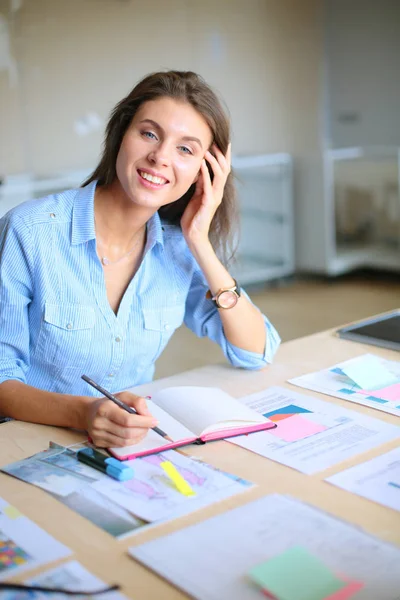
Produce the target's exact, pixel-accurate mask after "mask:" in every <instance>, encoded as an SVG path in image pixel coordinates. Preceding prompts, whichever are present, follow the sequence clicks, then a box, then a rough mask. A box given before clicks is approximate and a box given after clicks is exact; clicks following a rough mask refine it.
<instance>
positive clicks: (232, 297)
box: [217, 290, 238, 308]
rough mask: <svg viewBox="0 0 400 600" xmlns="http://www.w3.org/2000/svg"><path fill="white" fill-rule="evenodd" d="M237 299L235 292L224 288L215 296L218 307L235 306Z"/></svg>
mask: <svg viewBox="0 0 400 600" xmlns="http://www.w3.org/2000/svg"><path fill="white" fill-rule="evenodd" d="M237 301H238V295H237V294H236V292H232V291H230V290H226V291H224V292H221V293H220V294H219V296H218V298H217V305H218V306H219V307H220V308H233V307H234V306H236V304H237Z"/></svg>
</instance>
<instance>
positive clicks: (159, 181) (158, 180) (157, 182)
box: [138, 169, 169, 186]
mask: <svg viewBox="0 0 400 600" xmlns="http://www.w3.org/2000/svg"><path fill="white" fill-rule="evenodd" d="M138 173H139V175H140V177H142V178H143V179H145V180H146V181H149V182H150V183H153V184H155V185H159V186H162V185H165V184H166V183H169V182H168V179H165V177H158V176H157V175H150V173H147V171H141V170H140V169H139V170H138Z"/></svg>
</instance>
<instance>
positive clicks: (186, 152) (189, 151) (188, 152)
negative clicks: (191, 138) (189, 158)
mask: <svg viewBox="0 0 400 600" xmlns="http://www.w3.org/2000/svg"><path fill="white" fill-rule="evenodd" d="M178 148H179V150H181V151H182V152H183V153H184V154H193V152H192V151H191V149H190V148H188V147H187V146H178Z"/></svg>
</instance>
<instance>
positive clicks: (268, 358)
mask: <svg viewBox="0 0 400 600" xmlns="http://www.w3.org/2000/svg"><path fill="white" fill-rule="evenodd" d="M207 289H208V287H207V283H206V281H205V279H204V277H203V275H202V273H201V271H200V270H196V271H195V273H194V275H193V279H192V285H191V287H190V290H189V294H188V296H187V299H186V310H185V325H186V326H187V327H189V329H191V330H192V331H193V333H195V334H196V335H197V336H199V337H208V338H210V339H211V340H212V341H213V342H216V343H217V344H219V345H220V346H221V348H222V351H223V353H224V354H225V356H226V358H227V359H228V361H229V362H230V363H231V365H233V366H234V367H242V368H245V369H253V370H256V369H262V368H263V367H265V366H266V365H268V364H269V363H271V362H272V359H273V357H274V354H275V352H276V350H277V349H278V346H279V344H280V342H281V339H280V337H279V334H278V332H277V331H276V329H275V327H274V326H273V325H272V324H271V323H270V321H269V320H268V319H267V317H266V316H265V315H263V319H264V326H265V331H266V339H267V341H266V345H265V349H264V352H263V353H262V354H258V353H257V352H250V351H248V350H243V349H241V348H238V347H237V346H234V345H233V344H231V343H230V342H229V341H228V340H227V338H226V337H225V334H224V330H223V327H222V321H221V319H220V316H219V312H218V308H217V307H216V306H215V305H214V303H213V302H211V301H210V300H208V299H207V298H206V292H207ZM241 293H242V294H243V295H244V296H246V298H248V299H249V301H250V302H251V300H250V298H249V296H248V295H247V293H246V292H245V291H244V290H243V288H242V290H241Z"/></svg>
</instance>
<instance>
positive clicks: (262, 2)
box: [0, 0, 325, 269]
mask: <svg viewBox="0 0 400 600" xmlns="http://www.w3.org/2000/svg"><path fill="white" fill-rule="evenodd" d="M20 4H21V8H20V9H19V10H17V11H14V12H10V8H9V7H10V5H11V6H13V5H14V7H15V5H18V2H14V3H12V2H9V1H8V0H0V14H1V15H3V17H4V18H5V19H7V23H8V32H9V36H10V48H9V50H10V58H11V59H12V61H13V64H15V66H16V69H15V70H14V72H12V71H13V70H12V69H11V68H4V65H3V68H1V66H2V63H1V60H0V98H1V100H0V139H1V144H0V174H11V173H18V172H23V171H28V172H34V173H36V174H38V175H45V176H46V175H49V174H51V173H54V172H55V171H59V170H64V169H74V168H79V169H82V168H88V169H89V168H91V167H92V166H94V165H95V163H96V161H97V158H98V156H99V152H100V147H101V142H102V137H103V131H102V128H103V124H104V123H105V122H106V120H107V116H108V113H109V111H110V110H111V108H112V107H113V105H114V104H115V103H116V102H117V101H118V100H119V99H120V98H121V97H122V95H124V94H125V93H127V92H128V91H129V90H130V88H131V87H132V86H133V84H134V83H135V82H136V81H137V80H138V79H139V78H141V77H142V76H143V75H145V74H146V73H148V72H150V71H154V70H157V69H161V68H174V69H192V70H195V71H198V72H199V73H201V74H202V75H203V76H204V77H205V78H206V79H207V81H208V82H209V83H211V84H212V85H213V86H215V87H216V88H217V89H218V90H219V91H220V93H221V95H222V96H223V97H224V99H225V101H226V103H227V104H228V106H229V108H230V112H231V115H232V120H233V130H234V138H233V151H234V153H236V154H246V153H258V152H280V151H286V152H290V153H291V154H292V155H293V156H294V160H295V193H296V232H297V240H298V242H297V252H296V254H297V263H298V266H299V267H303V268H313V267H315V266H316V267H317V268H319V269H321V268H322V269H323V267H324V262H325V257H324V253H323V252H321V247H323V246H324V244H323V236H324V235H325V233H324V228H323V227H321V223H323V221H324V212H323V210H324V209H323V201H322V188H323V185H322V172H321V135H320V133H321V119H320V107H321V97H320V88H321V85H320V76H321V60H322V56H323V52H322V48H323V43H322V27H321V23H322V14H321V1H320V0H301V2H300V1H299V0H246V1H244V0H202V1H201V2H198V1H196V0H168V1H164V0H68V2H65V1H63V2H61V1H59V0H22V2H21V1H20ZM0 55H1V45H0ZM0 58H1V57H0ZM90 113H94V114H95V115H98V117H99V119H100V120H101V127H100V128H99V129H98V130H96V123H94V125H93V127H92V131H91V132H90V133H88V134H87V135H83V136H82V135H81V136H80V135H79V134H78V133H77V131H76V124H77V123H79V122H80V121H81V120H82V119H84V118H85V117H86V116H87V115H88V114H90ZM304 240H306V241H307V243H306V244H304V243H303V241H304Z"/></svg>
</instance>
